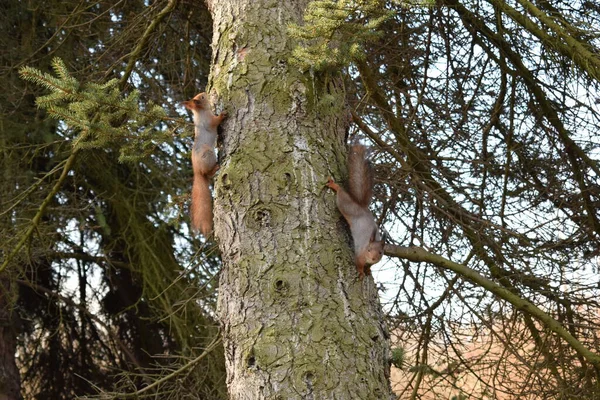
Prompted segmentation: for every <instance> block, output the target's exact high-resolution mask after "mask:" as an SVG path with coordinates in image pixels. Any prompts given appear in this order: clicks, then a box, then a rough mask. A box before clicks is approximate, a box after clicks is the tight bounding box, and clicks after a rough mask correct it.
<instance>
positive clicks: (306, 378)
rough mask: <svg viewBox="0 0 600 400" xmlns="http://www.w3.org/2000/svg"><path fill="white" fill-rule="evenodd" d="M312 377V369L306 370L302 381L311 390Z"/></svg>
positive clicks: (313, 376)
mask: <svg viewBox="0 0 600 400" xmlns="http://www.w3.org/2000/svg"><path fill="white" fill-rule="evenodd" d="M314 378H315V375H314V374H313V373H312V371H306V373H305V374H304V382H305V383H306V387H307V388H308V389H310V390H312V388H313V380H314Z"/></svg>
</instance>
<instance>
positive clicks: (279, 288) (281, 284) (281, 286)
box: [273, 278, 289, 294]
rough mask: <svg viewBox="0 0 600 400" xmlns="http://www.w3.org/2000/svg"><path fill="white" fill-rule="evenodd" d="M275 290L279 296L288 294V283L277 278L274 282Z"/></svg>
mask: <svg viewBox="0 0 600 400" xmlns="http://www.w3.org/2000/svg"><path fill="white" fill-rule="evenodd" d="M273 288H274V289H275V291H276V292H277V293H279V294H283V293H286V292H287V291H288V288H289V285H288V283H287V282H286V281H284V280H283V279H281V278H276V279H275V280H274V281H273Z"/></svg>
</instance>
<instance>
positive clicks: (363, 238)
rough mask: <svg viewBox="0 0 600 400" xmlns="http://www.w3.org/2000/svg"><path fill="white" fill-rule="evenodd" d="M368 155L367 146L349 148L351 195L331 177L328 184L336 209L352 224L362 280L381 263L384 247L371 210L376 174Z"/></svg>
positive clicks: (356, 259) (357, 263) (356, 260)
mask: <svg viewBox="0 0 600 400" xmlns="http://www.w3.org/2000/svg"><path fill="white" fill-rule="evenodd" d="M366 155H367V150H366V148H365V146H363V145H360V144H355V145H352V146H351V147H350V154H349V155H348V164H349V165H348V169H349V174H350V180H349V184H348V186H349V190H348V192H347V191H346V190H344V188H342V187H341V186H340V185H338V184H337V183H335V182H334V181H333V179H332V178H329V181H328V182H327V183H326V184H325V185H326V186H327V187H329V188H331V189H333V190H334V191H335V192H336V194H337V195H336V204H337V207H338V209H339V210H340V212H341V213H342V215H343V216H344V218H345V219H346V221H347V222H348V225H350V232H351V233H352V241H353V242H354V255H355V263H356V270H357V271H358V275H359V277H360V278H363V277H364V276H365V273H367V274H369V273H370V269H369V266H370V265H373V264H376V263H378V262H379V261H380V260H381V257H382V256H383V246H384V243H383V240H382V239H381V236H380V234H379V230H378V228H377V224H376V223H375V218H374V217H373V214H371V211H369V203H370V202H371V195H372V192H373V172H372V169H371V166H370V164H369V162H368V161H367V159H366Z"/></svg>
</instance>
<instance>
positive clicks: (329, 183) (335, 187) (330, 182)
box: [325, 177, 339, 191]
mask: <svg viewBox="0 0 600 400" xmlns="http://www.w3.org/2000/svg"><path fill="white" fill-rule="evenodd" d="M325 186H327V187H328V188H331V189H333V190H335V191H337V190H338V187H339V186H338V184H337V183H335V181H334V180H333V178H332V177H329V180H328V181H327V183H326V184H325Z"/></svg>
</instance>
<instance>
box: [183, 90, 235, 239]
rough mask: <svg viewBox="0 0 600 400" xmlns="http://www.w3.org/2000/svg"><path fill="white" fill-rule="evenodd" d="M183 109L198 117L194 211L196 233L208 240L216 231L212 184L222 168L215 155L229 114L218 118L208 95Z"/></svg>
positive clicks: (193, 227) (189, 103)
mask: <svg viewBox="0 0 600 400" xmlns="http://www.w3.org/2000/svg"><path fill="white" fill-rule="evenodd" d="M183 105H184V106H185V107H186V108H187V109H188V110H190V111H191V112H192V113H193V114H194V146H193V148H192V166H193V168H194V184H193V186H192V205H191V207H190V213H191V220H192V229H193V230H194V231H196V232H197V231H198V230H199V231H200V232H202V234H203V235H204V237H207V236H208V235H209V234H210V233H211V232H212V228H213V213H212V196H211V194H210V188H209V182H210V178H211V177H212V176H213V175H214V174H215V172H217V169H218V168H219V166H218V165H217V156H216V155H215V143H216V141H217V127H218V126H219V124H220V123H221V122H222V121H223V119H224V118H225V117H226V116H227V113H225V112H223V113H221V114H219V115H214V114H213V112H212V107H211V104H210V101H209V100H208V95H207V94H206V93H200V94H197V95H196V96H195V97H194V98H193V99H191V100H187V101H184V102H183Z"/></svg>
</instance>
